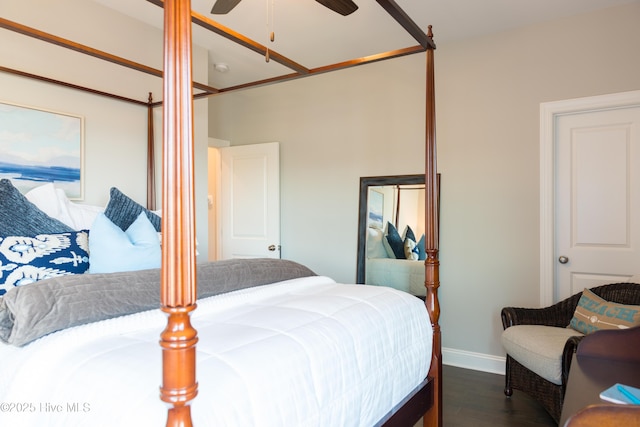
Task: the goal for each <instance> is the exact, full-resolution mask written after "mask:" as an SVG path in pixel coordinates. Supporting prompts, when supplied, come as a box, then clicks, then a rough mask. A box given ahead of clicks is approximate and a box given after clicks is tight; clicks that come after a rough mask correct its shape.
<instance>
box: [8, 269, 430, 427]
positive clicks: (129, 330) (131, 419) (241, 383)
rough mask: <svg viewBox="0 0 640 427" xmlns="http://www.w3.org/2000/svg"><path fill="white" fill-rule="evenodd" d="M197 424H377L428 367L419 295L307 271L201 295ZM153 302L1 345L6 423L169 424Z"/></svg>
mask: <svg viewBox="0 0 640 427" xmlns="http://www.w3.org/2000/svg"><path fill="white" fill-rule="evenodd" d="M192 323H193V325H194V326H195V328H196V329H197V330H198V336H199V339H200V340H199V342H198V346H197V349H198V351H197V371H196V373H197V378H198V382H199V392H198V396H197V397H196V398H195V399H194V400H193V401H192V404H191V407H192V415H193V420H194V425H196V426H241V427H244V426H282V427H290V426H323V427H326V426H340V427H343V426H370V425H372V424H374V423H375V422H376V421H378V420H379V419H380V418H381V417H382V416H384V414H385V413H386V412H388V411H389V410H390V409H391V408H392V407H393V406H395V405H396V404H397V403H398V402H399V401H400V400H401V399H402V398H403V397H404V396H405V395H406V394H408V393H409V392H410V391H411V390H412V389H413V388H414V387H415V386H416V385H417V384H418V383H420V382H421V381H422V379H424V377H425V376H426V374H427V372H428V369H429V363H430V360H431V338H432V337H431V327H430V323H429V319H428V315H427V312H426V309H425V308H424V305H423V303H422V301H420V300H419V299H417V298H415V297H413V296H411V295H408V294H405V293H402V292H399V291H396V290H394V289H389V288H384V287H377V286H365V285H342V284H336V283H335V282H333V281H332V280H331V279H328V278H326V277H321V276H320V277H309V278H303V279H295V280H290V281H286V282H280V283H277V284H273V285H266V286H262V287H257V288H251V289H245V290H242V291H237V292H232V293H229V294H225V295H220V296H217V297H212V298H209V299H205V300H201V301H199V302H198V309H197V310H196V311H195V313H194V314H193V316H192ZM165 324H166V317H165V315H164V314H163V313H161V312H160V311H159V310H152V311H147V312H143V313H138V314H134V315H130V316H124V317H120V318H116V319H111V320H107V321H102V322H97V323H92V324H89V325H84V326H80V327H75V328H70V329H67V330H64V331H61V332H57V333H55V334H51V335H48V336H46V337H44V338H41V339H39V340H37V341H35V342H33V343H31V344H29V345H27V346H25V347H23V348H16V347H12V346H8V345H5V344H1V345H0V425H2V426H12V427H21V426H38V427H44V426H64V427H71V426H90V427H98V426H108V427H114V426H136V427H138V426H145V427H146V426H161V425H164V424H165V423H166V408H167V406H166V405H165V404H164V403H162V402H161V401H160V400H159V386H160V384H161V381H162V378H161V372H162V369H161V351H160V348H159V345H158V340H159V334H160V331H161V330H162V329H163V328H164V326H165Z"/></svg>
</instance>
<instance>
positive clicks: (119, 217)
mask: <svg viewBox="0 0 640 427" xmlns="http://www.w3.org/2000/svg"><path fill="white" fill-rule="evenodd" d="M109 197H110V198H109V203H108V204H107V207H106V208H105V210H104V214H105V216H106V217H107V218H109V219H110V220H111V222H113V223H114V224H115V225H117V226H118V227H120V228H121V229H122V231H125V230H126V229H127V228H129V226H130V225H131V224H133V222H134V221H135V220H136V219H137V218H138V215H140V212H144V213H145V214H146V215H147V218H149V221H151V224H152V225H153V228H155V229H156V231H160V217H159V216H158V215H156V214H154V213H153V212H151V211H150V210H149V209H146V208H145V207H144V206H142V205H141V204H139V203H137V202H135V201H134V200H132V199H130V198H129V197H128V196H127V195H125V194H124V193H123V192H122V191H120V190H118V189H117V188H116V187H112V188H111V190H110V192H109Z"/></svg>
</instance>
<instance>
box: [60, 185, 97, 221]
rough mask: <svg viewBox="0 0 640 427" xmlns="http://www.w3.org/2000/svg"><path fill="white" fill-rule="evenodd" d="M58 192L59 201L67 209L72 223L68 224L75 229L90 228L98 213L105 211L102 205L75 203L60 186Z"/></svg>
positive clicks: (63, 208)
mask: <svg viewBox="0 0 640 427" xmlns="http://www.w3.org/2000/svg"><path fill="white" fill-rule="evenodd" d="M56 194H57V195H58V202H59V203H60V205H61V206H62V210H65V211H66V212H67V215H68V216H69V218H70V221H71V223H70V224H67V225H68V226H70V227H73V228H74V229H75V230H89V229H90V228H91V225H92V224H93V221H95V219H96V217H97V216H98V214H100V213H102V212H104V208H103V207H102V206H92V205H82V204H79V203H73V202H72V201H71V200H69V199H68V198H67V195H66V194H65V193H64V190H62V189H60V188H56Z"/></svg>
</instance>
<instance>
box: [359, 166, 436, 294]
mask: <svg viewBox="0 0 640 427" xmlns="http://www.w3.org/2000/svg"><path fill="white" fill-rule="evenodd" d="M424 207H425V201H424V175H401V176H386V177H367V178H361V179H360V210H359V223H358V230H359V233H358V234H359V235H358V271H357V283H366V284H369V285H380V286H389V287H393V288H396V289H400V290H403V291H405V292H409V293H411V294H414V295H419V296H424V295H425V287H424V262H423V261H424V259H425V258H426V254H425V251H424Z"/></svg>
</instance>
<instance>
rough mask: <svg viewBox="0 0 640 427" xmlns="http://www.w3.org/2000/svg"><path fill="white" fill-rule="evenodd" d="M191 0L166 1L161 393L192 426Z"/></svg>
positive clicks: (171, 422) (170, 420)
mask: <svg viewBox="0 0 640 427" xmlns="http://www.w3.org/2000/svg"><path fill="white" fill-rule="evenodd" d="M191 55H192V51H191V1H190V0H167V1H166V2H165V6H164V97H163V98H164V103H163V118H164V120H163V173H162V178H163V179H162V189H163V192H162V211H163V212H162V233H163V239H162V270H161V289H160V304H161V310H162V311H164V312H165V313H167V314H168V320H167V326H166V328H165V330H164V331H163V332H162V334H161V335H160V346H161V347H162V363H163V367H162V379H163V383H162V386H161V387H160V398H161V399H162V400H163V401H165V402H167V403H169V404H171V407H170V408H169V410H168V417H167V426H175V427H178V426H180V427H190V426H191V425H192V422H191V407H190V406H189V405H190V401H191V400H193V399H194V398H195V397H196V395H197V394H198V383H197V382H196V372H195V371H196V343H197V341H198V337H197V331H196V330H195V329H194V328H193V327H192V326H191V322H190V315H191V312H192V311H193V310H194V309H195V307H196V303H195V302H196V266H195V245H194V242H195V212H194V200H193V199H194V179H193V163H194V162H193V97H192V96H193V89H192V83H191V82H192V78H191V77H192V68H191Z"/></svg>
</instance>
